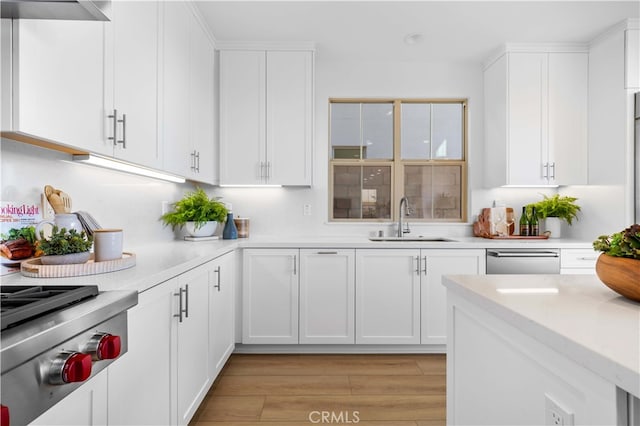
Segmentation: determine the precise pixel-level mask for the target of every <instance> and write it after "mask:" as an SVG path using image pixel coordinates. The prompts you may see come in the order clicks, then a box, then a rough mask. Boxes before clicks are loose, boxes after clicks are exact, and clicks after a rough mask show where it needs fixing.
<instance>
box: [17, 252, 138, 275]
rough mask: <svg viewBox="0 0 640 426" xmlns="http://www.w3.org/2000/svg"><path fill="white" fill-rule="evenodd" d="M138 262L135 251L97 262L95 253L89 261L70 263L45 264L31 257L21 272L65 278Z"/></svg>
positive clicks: (110, 270) (124, 266)
mask: <svg viewBox="0 0 640 426" xmlns="http://www.w3.org/2000/svg"><path fill="white" fill-rule="evenodd" d="M135 264H136V255H135V254H134V253H127V252H124V253H122V259H116V260H106V261H104V262H95V261H94V260H93V253H91V258H90V259H89V261H88V262H87V263H73V264H69V265H43V264H42V263H41V262H40V258H34V259H29V260H26V261H23V262H22V263H21V264H20V273H21V274H22V275H24V276H25V277H31V278H64V277H79V276H82V275H96V274H104V273H107V272H114V271H120V270H121V269H127V268H131V267H132V266H135Z"/></svg>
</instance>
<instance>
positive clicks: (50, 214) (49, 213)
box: [40, 193, 56, 220]
mask: <svg viewBox="0 0 640 426" xmlns="http://www.w3.org/2000/svg"><path fill="white" fill-rule="evenodd" d="M40 204H41V205H42V220H47V219H53V218H54V216H55V214H56V213H55V212H54V211H53V207H51V204H49V200H47V196H46V195H45V194H44V193H42V194H40Z"/></svg>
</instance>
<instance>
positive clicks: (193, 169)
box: [189, 150, 196, 172]
mask: <svg viewBox="0 0 640 426" xmlns="http://www.w3.org/2000/svg"><path fill="white" fill-rule="evenodd" d="M189 157H190V158H191V161H190V163H191V165H190V166H189V169H191V171H192V172H195V171H196V151H195V150H194V151H193V152H191V154H189Z"/></svg>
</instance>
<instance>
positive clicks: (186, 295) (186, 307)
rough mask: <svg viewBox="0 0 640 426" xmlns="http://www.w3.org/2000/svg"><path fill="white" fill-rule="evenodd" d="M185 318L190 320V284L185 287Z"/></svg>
mask: <svg viewBox="0 0 640 426" xmlns="http://www.w3.org/2000/svg"><path fill="white" fill-rule="evenodd" d="M184 316H185V318H189V284H185V285H184Z"/></svg>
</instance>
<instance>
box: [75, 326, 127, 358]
mask: <svg viewBox="0 0 640 426" xmlns="http://www.w3.org/2000/svg"><path fill="white" fill-rule="evenodd" d="M121 349H122V339H121V338H120V336H115V335H113V334H109V333H96V334H94V335H93V336H92V337H91V340H89V342H88V343H87V345H86V346H85V347H84V350H83V352H84V353H86V354H90V355H91V357H92V358H93V360H94V361H100V360H102V359H115V358H118V356H120V350H121Z"/></svg>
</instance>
